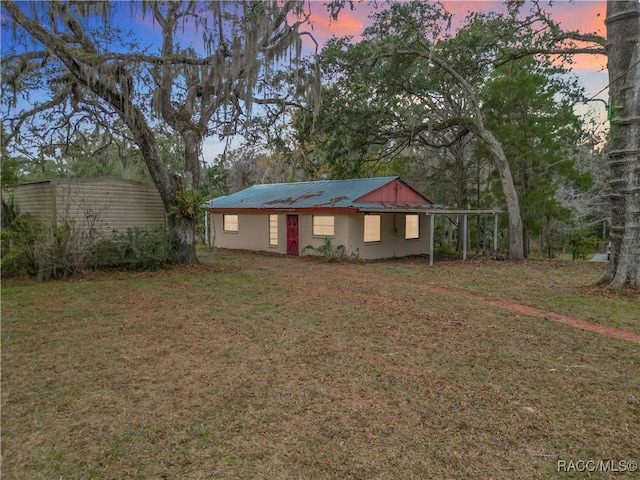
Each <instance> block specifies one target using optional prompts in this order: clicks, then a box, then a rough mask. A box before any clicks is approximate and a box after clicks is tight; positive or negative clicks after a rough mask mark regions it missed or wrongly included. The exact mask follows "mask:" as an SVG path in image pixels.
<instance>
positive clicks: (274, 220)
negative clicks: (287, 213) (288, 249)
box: [269, 214, 278, 247]
mask: <svg viewBox="0 0 640 480" xmlns="http://www.w3.org/2000/svg"><path fill="white" fill-rule="evenodd" d="M269 246H270V247H277V246H278V215H276V214H272V215H269Z"/></svg>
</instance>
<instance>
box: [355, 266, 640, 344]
mask: <svg viewBox="0 0 640 480" xmlns="http://www.w3.org/2000/svg"><path fill="white" fill-rule="evenodd" d="M367 276H370V277H371V278H372V279H375V280H377V281H388V280H389V277H385V276H384V275H377V274H374V273H370V274H367ZM394 280H395V281H397V282H399V283H404V284H406V285H411V286H413V287H418V288H420V289H422V290H426V291H429V292H434V293H438V294H442V295H449V296H455V297H457V298H464V299H465V300H472V301H475V302H481V303H484V304H487V305H491V306H494V307H498V308H502V309H504V310H509V311H511V312H515V313H520V314H522V315H529V316H532V317H540V318H545V319H548V320H553V321H555V322H559V323H563V324H565V325H569V326H570V327H574V328H579V329H581V330H586V331H588V332H595V333H599V334H601V335H607V336H609V337H613V338H619V339H621V340H627V341H629V342H633V343H637V344H639V345H640V335H639V334H637V333H634V332H629V331H627V330H621V329H619V328H613V327H606V326H604V325H598V324H597V323H591V322H587V321H585V320H582V319H580V318H576V317H570V316H568V315H562V314H560V313H555V312H549V311H546V310H541V309H539V308H535V307H529V306H527V305H521V304H518V303H513V302H509V301H506V300H498V299H494V298H487V297H483V296H480V295H474V294H472V293H466V292H461V291H457V290H449V289H446V288H442V287H436V286H433V285H424V284H416V283H412V282H407V281H403V280H402V279H400V278H395V277H394Z"/></svg>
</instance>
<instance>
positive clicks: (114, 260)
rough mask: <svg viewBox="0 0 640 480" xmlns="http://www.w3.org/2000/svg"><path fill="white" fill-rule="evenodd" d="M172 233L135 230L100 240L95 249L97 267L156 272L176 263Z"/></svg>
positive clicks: (161, 229) (94, 258) (149, 229)
mask: <svg viewBox="0 0 640 480" xmlns="http://www.w3.org/2000/svg"><path fill="white" fill-rule="evenodd" d="M172 240H173V239H172V236H171V234H170V233H169V232H168V231H166V230H165V229H164V228H161V227H159V228H133V229H128V230H127V231H126V232H124V233H114V234H113V235H112V236H111V237H110V238H105V239H101V240H99V241H98V242H97V243H96V245H95V248H94V251H93V255H92V264H93V267H94V268H113V269H127V270H157V269H158V268H160V267H162V266H163V265H166V264H168V263H173V262H174V261H175V260H176V258H175V253H174V251H173V241H172Z"/></svg>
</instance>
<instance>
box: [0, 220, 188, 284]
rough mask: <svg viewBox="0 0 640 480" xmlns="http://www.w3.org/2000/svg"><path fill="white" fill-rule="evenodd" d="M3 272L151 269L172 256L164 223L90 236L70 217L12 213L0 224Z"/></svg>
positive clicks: (47, 276)
mask: <svg viewBox="0 0 640 480" xmlns="http://www.w3.org/2000/svg"><path fill="white" fill-rule="evenodd" d="M1 242H2V252H1V262H2V263H1V265H2V274H3V276H25V275H31V276H37V278H38V280H40V281H46V280H51V279H60V278H67V277H70V276H72V275H73V274H75V273H77V272H80V271H83V270H85V269H102V268H113V269H126V270H157V269H158V268H160V267H161V266H163V265H165V264H168V263H172V262H173V261H174V260H175V256H174V255H175V254H174V253H173V242H172V237H171V235H170V233H169V232H167V231H166V230H165V229H164V228H149V229H143V228H135V229H129V230H128V231H127V232H125V233H114V234H113V236H112V237H110V238H95V237H94V236H93V235H89V234H88V233H86V232H84V231H83V230H81V229H78V228H77V227H76V226H75V224H74V223H72V222H64V223H62V224H61V225H59V226H56V225H47V224H45V223H44V222H42V221H41V220H39V219H37V218H35V217H33V216H32V215H30V214H18V215H15V216H14V217H13V218H11V219H10V221H9V222H8V224H7V226H5V227H4V228H2V236H1Z"/></svg>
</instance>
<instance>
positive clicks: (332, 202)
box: [205, 177, 435, 211]
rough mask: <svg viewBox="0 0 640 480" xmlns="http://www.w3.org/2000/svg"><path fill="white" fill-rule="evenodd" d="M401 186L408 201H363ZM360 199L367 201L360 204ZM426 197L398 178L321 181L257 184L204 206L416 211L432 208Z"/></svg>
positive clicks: (231, 208)
mask: <svg viewBox="0 0 640 480" xmlns="http://www.w3.org/2000/svg"><path fill="white" fill-rule="evenodd" d="M396 183H399V184H401V186H402V187H403V188H406V189H408V190H410V192H411V194H410V195H409V197H410V198H409V200H407V199H406V198H405V199H404V200H400V201H398V200H393V199H387V198H386V196H385V195H384V193H383V194H382V195H381V196H380V200H379V201H371V200H370V199H363V197H367V196H368V197H370V195H369V194H371V193H372V192H376V191H382V192H384V190H381V189H384V187H386V186H388V185H390V184H396ZM360 199H362V200H364V201H359V200H360ZM434 207H435V205H433V204H432V203H431V202H430V201H429V200H428V199H427V198H425V197H424V196H422V195H421V194H419V193H418V192H416V191H415V190H413V189H412V188H411V187H409V186H408V185H407V184H406V183H404V182H402V180H400V179H399V177H378V178H359V179H351V180H320V181H315V182H296V183H273V184H266V185H254V186H252V187H249V188H247V189H245V190H241V191H239V192H236V193H234V194H231V195H227V196H224V197H218V198H214V199H212V200H210V201H209V202H207V203H206V204H205V208H208V209H211V210H212V211H231V210H247V211H249V210H272V211H273V210H299V209H302V210H324V209H331V210H336V209H338V210H347V211H368V210H372V209H375V210H377V211H380V210H384V211H413V210H425V209H432V208H434Z"/></svg>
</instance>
